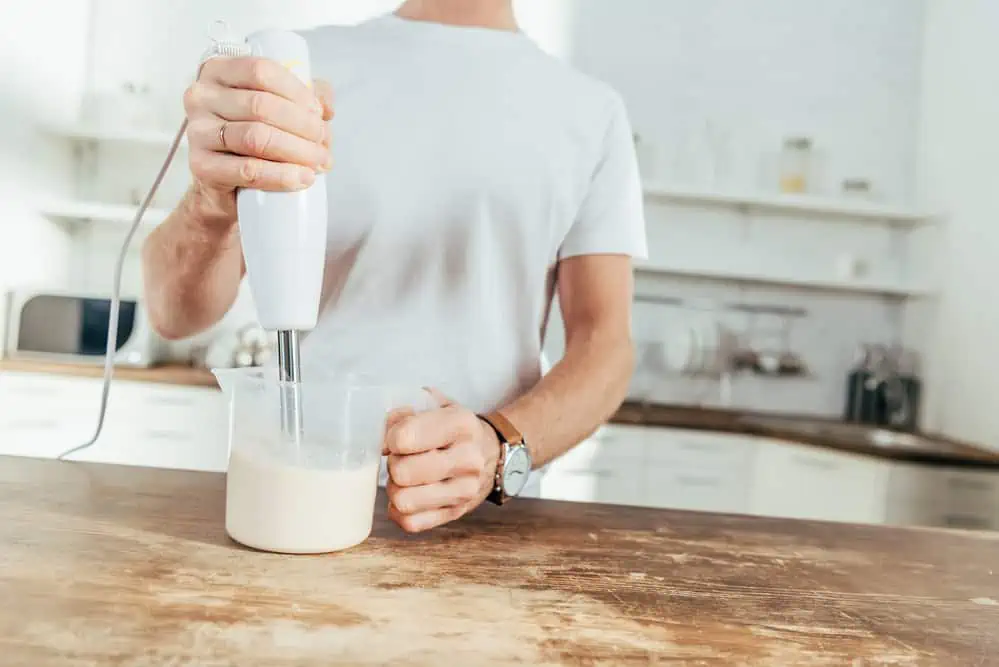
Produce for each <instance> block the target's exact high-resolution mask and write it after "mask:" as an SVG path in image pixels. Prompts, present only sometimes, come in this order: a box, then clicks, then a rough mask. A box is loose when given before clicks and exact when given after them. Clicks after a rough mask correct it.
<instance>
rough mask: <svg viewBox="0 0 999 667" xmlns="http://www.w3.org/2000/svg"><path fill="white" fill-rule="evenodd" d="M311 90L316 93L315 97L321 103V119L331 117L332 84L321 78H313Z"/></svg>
mask: <svg viewBox="0 0 999 667" xmlns="http://www.w3.org/2000/svg"><path fill="white" fill-rule="evenodd" d="M312 90H313V91H315V93H316V98H317V99H318V100H319V103H320V104H322V105H323V120H330V119H331V118H333V86H331V85H330V84H329V82H328V81H324V80H323V79H313V81H312Z"/></svg>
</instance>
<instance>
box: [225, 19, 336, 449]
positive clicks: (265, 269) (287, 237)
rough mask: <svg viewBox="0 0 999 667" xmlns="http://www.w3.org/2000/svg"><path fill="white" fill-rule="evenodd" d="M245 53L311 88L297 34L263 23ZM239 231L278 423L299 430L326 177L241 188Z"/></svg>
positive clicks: (297, 435) (318, 282)
mask: <svg viewBox="0 0 999 667" xmlns="http://www.w3.org/2000/svg"><path fill="white" fill-rule="evenodd" d="M247 44H249V46H250V49H251V51H252V54H253V55H254V56H260V57H263V58H270V59H272V60H276V61H277V62H279V63H281V64H282V65H284V66H285V67H287V68H288V69H289V70H291V71H292V73H294V74H295V75H296V76H297V77H298V78H299V79H301V80H302V82H303V83H305V84H306V85H307V86H309V87H310V88H311V87H312V77H311V72H310V67H309V49H308V45H307V44H306V41H305V39H303V38H302V37H301V36H300V35H298V34H296V33H293V32H289V31H284V30H265V31H261V32H258V33H255V34H253V35H251V36H250V37H249V38H248V39H247ZM237 209H238V214H239V234H240V238H241V239H242V243H243V257H244V259H245V260H246V275H247V279H248V280H249V283H250V292H251V294H252V295H253V301H254V303H255V304H256V306H257V316H258V318H259V319H260V325H261V326H262V327H263V328H264V329H266V330H267V331H276V332H277V352H278V355H277V357H278V360H277V365H278V369H277V370H278V383H279V384H278V386H279V390H278V391H279V396H280V400H281V426H282V431H283V433H284V435H285V437H286V438H288V439H289V440H291V441H293V442H295V443H296V444H297V443H300V441H301V437H302V395H301V391H302V385H301V382H302V375H301V374H302V364H301V356H300V351H299V332H301V331H307V330H310V329H312V328H314V327H315V326H316V322H317V321H318V319H319V300H320V296H321V292H322V284H323V269H324V267H325V264H326V216H327V211H326V177H325V176H324V175H323V174H317V175H316V180H315V182H314V183H313V184H312V185H311V186H309V187H308V188H307V189H305V190H300V191H298V192H266V191H263V190H240V191H239V193H238V194H237Z"/></svg>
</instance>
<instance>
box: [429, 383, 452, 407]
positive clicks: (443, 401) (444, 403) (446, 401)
mask: <svg viewBox="0 0 999 667" xmlns="http://www.w3.org/2000/svg"><path fill="white" fill-rule="evenodd" d="M423 390H424V391H425V392H427V393H428V394H430V395H431V396H432V397H433V399H434V400H435V401H437V402H438V403H439V404H440V407H442V408H446V407H448V406H449V405H454V401H452V400H451V399H450V398H448V397H447V396H445V395H444V394H442V393H441V391H440V390H439V389H437V388H436V387H424V388H423Z"/></svg>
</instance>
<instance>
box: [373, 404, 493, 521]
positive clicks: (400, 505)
mask: <svg viewBox="0 0 999 667" xmlns="http://www.w3.org/2000/svg"><path fill="white" fill-rule="evenodd" d="M439 398H440V397H439ZM440 400H441V403H442V405H441V407H440V408H437V409H436V410H428V411H426V412H420V413H417V414H401V415H396V416H395V418H390V420H389V424H388V430H387V432H386V435H385V451H386V453H387V454H388V457H389V458H388V471H389V483H388V489H387V490H388V497H389V516H390V517H391V519H392V520H393V521H395V522H396V523H397V524H399V526H400V527H401V528H402V529H403V530H405V531H406V532H409V533H418V532H421V531H424V530H430V529H431V528H434V527H436V526H439V525H441V524H444V523H448V522H449V521H454V520H455V519H457V518H458V517H460V516H462V515H464V514H467V513H468V512H470V511H471V510H473V509H475V508H476V507H478V506H479V504H481V503H482V501H483V500H485V498H486V496H488V495H489V492H490V491H492V489H493V487H494V486H495V483H496V465H497V462H498V460H499V455H500V449H501V447H500V442H499V438H498V437H497V436H496V433H495V432H494V431H493V430H492V427H490V426H489V425H488V424H486V423H485V422H484V421H482V420H481V419H479V418H478V417H476V416H475V414H474V413H473V412H471V411H470V410H468V409H466V408H463V407H461V406H460V405H457V404H455V403H452V402H451V401H448V400H446V399H440Z"/></svg>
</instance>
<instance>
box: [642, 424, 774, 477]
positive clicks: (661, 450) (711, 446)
mask: <svg viewBox="0 0 999 667" xmlns="http://www.w3.org/2000/svg"><path fill="white" fill-rule="evenodd" d="M756 445H757V438H754V437H752V436H745V435H736V434H730V433H717V432H702V431H690V430H681V429H651V430H650V433H649V436H648V452H649V456H648V460H649V462H650V464H651V465H653V466H669V467H672V468H679V467H682V468H684V469H686V470H722V469H725V470H741V471H743V472H744V473H745V474H747V475H748V474H749V472H750V470H749V468H750V466H751V465H752V460H753V455H754V453H755V451H756Z"/></svg>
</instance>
